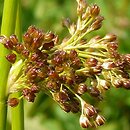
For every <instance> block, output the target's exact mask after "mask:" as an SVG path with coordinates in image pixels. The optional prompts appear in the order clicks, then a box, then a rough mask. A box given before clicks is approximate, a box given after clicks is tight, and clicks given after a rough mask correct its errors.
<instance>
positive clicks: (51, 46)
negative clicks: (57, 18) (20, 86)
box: [43, 41, 54, 50]
mask: <svg viewBox="0 0 130 130" xmlns="http://www.w3.org/2000/svg"><path fill="white" fill-rule="evenodd" d="M53 47H54V42H53V41H51V42H48V43H44V44H43V49H45V50H50V49H51V48H53Z"/></svg>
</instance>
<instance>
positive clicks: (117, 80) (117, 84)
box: [112, 78, 123, 88]
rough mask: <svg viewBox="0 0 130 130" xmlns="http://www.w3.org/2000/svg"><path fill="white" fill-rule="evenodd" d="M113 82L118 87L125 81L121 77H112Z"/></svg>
mask: <svg viewBox="0 0 130 130" xmlns="http://www.w3.org/2000/svg"><path fill="white" fill-rule="evenodd" d="M112 84H113V85H114V86H115V87H116V88H120V87H122V85H123V82H122V80H121V79H117V78H114V79H113V78H112Z"/></svg>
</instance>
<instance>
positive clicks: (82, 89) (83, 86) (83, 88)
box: [77, 83, 87, 95]
mask: <svg viewBox="0 0 130 130" xmlns="http://www.w3.org/2000/svg"><path fill="white" fill-rule="evenodd" d="M86 91H87V86H86V84H84V83H80V84H79V85H78V88H77V93H78V94H81V95H82V94H84V93H85V92H86Z"/></svg>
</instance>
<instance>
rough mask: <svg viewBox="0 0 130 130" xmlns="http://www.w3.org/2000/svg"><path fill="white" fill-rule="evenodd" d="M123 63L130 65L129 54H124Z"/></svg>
mask: <svg viewBox="0 0 130 130" xmlns="http://www.w3.org/2000/svg"><path fill="white" fill-rule="evenodd" d="M124 58H125V61H126V62H127V63H128V64H130V54H125V55H124Z"/></svg>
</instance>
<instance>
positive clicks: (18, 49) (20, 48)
mask: <svg viewBox="0 0 130 130" xmlns="http://www.w3.org/2000/svg"><path fill="white" fill-rule="evenodd" d="M15 50H16V52H17V53H21V52H22V51H23V50H24V46H23V45H22V44H20V43H19V44H17V45H16V47H15Z"/></svg>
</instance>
